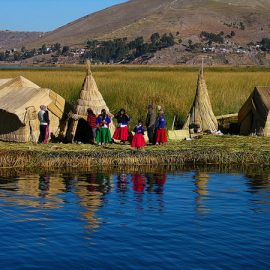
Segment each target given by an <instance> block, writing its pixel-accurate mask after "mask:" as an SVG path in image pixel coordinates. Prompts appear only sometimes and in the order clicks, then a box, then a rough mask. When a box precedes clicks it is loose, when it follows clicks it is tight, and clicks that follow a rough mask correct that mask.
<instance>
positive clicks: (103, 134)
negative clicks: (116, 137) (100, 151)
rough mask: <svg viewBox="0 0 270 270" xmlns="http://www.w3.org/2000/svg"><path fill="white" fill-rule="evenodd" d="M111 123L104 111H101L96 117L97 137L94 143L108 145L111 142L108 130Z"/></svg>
mask: <svg viewBox="0 0 270 270" xmlns="http://www.w3.org/2000/svg"><path fill="white" fill-rule="evenodd" d="M110 123H111V118H110V117H109V115H108V114H107V113H106V110H105V109H103V110H102V111H101V114H100V115H99V116H98V117H97V127H98V129H97V135H96V142H97V143H98V144H99V145H101V144H106V143H110V142H111V141H112V138H111V132H110V129H109V126H110Z"/></svg>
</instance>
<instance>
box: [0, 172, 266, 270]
mask: <svg viewBox="0 0 270 270" xmlns="http://www.w3.org/2000/svg"><path fill="white" fill-rule="evenodd" d="M268 172H269V171H267V170H266V171H265V170H264V171H263V172H257V173H253V172H251V171H249V172H245V173H242V174H239V173H237V174H229V173H228V172H226V174H225V173H220V171H219V172H218V173H216V172H214V171H211V170H210V171H209V170H206V169H204V168H200V169H199V170H198V169H197V170H194V168H193V170H190V171H181V170H178V171H169V172H168V171H166V170H162V168H157V169H155V170H154V169H153V170H145V169H144V168H134V169H132V170H131V171H130V170H127V169H125V168H122V169H121V170H120V169H118V170H115V171H114V172H109V171H108V172H106V171H98V170H97V171H92V172H83V173H80V172H64V173H62V172H41V173H23V172H21V173H19V174H17V175H16V176H11V175H6V176H5V177H0V214H1V220H0V225H1V228H2V230H3V232H4V233H3V235H2V238H1V239H0V244H1V246H2V253H1V251H0V256H1V258H2V259H1V262H0V266H1V269H14V268H12V267H10V264H11V262H12V263H13V264H14V262H15V264H16V265H20V267H21V268H22V269H34V268H35V269H51V268H52V267H51V265H52V263H55V269H59V268H61V266H62V265H66V264H67V263H68V265H69V269H82V270H84V269H88V268H89V265H90V264H91V267H92V268H96V269H116V268H119V266H120V268H121V269H129V268H132V269H143V270H144V269H148V268H149V265H151V267H152V268H153V269H175V268H177V266H179V265H181V267H182V268H183V269H196V267H198V265H200V268H201V269H213V266H214V268H217V269H225V268H226V267H227V268H228V269H242V268H243V267H244V268H245V266H247V267H251V268H254V269H256V266H258V265H260V266H265V267H261V269H269V260H268V257H269V256H268V254H269V250H270V245H269V241H266V239H268V238H267V237H269V222H270V204H269V202H270V181H269V179H270V177H269V175H270V174H269V173H268ZM194 205H195V207H194ZM209 211H211V212H210V213H209ZM206 213H207V214H206ZM243 235H244V237H243ZM161 247H162V248H161ZM134 251H136V252H134ZM179 254H180V255H179ZM190 254H193V255H192V256H190ZM56 258H57V259H56ZM127 258H129V259H128V260H127ZM57 263H58V264H57ZM3 266H4V267H3ZM156 266H157V267H156ZM247 267H246V268H247Z"/></svg>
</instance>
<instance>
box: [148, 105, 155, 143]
mask: <svg viewBox="0 0 270 270" xmlns="http://www.w3.org/2000/svg"><path fill="white" fill-rule="evenodd" d="M156 119H157V117H156V113H155V112H154V109H153V106H152V105H148V107H147V117H146V128H147V136H148V139H149V143H152V144H155V125H156Z"/></svg>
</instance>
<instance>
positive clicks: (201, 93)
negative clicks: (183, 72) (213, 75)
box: [183, 70, 218, 132]
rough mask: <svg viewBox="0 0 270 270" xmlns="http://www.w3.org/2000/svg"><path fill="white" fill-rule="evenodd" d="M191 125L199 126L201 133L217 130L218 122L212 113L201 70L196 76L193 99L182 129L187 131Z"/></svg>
mask: <svg viewBox="0 0 270 270" xmlns="http://www.w3.org/2000/svg"><path fill="white" fill-rule="evenodd" d="M191 124H197V125H199V126H200V128H201V129H202V131H206V130H210V131H212V132H213V131H217V129H218V122H217V119H216V117H215V115H214V113H213V109H212V105H211V102H210V98H209V95H208V90H207V86H206V83H205V80H204V76H203V71H202V70H201V71H200V73H199V76H198V82H197V90H196V95H195V99H194V102H193V105H192V107H191V110H190V112H189V115H188V117H187V120H186V122H185V124H184V127H183V129H189V126H190V125H191Z"/></svg>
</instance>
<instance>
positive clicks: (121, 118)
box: [113, 109, 130, 142]
mask: <svg viewBox="0 0 270 270" xmlns="http://www.w3.org/2000/svg"><path fill="white" fill-rule="evenodd" d="M114 117H115V118H116V120H117V123H118V127H117V128H116V130H115V132H114V134H113V139H114V140H117V141H121V142H126V141H128V123H129V121H130V117H129V116H128V115H127V113H126V110H125V109H121V110H120V111H119V112H118V113H117V114H116V115H115V116H114Z"/></svg>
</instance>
